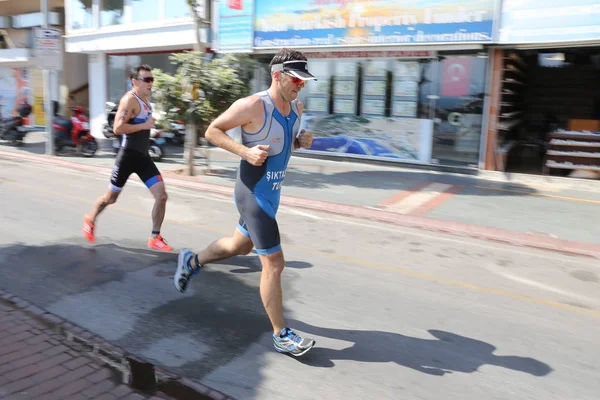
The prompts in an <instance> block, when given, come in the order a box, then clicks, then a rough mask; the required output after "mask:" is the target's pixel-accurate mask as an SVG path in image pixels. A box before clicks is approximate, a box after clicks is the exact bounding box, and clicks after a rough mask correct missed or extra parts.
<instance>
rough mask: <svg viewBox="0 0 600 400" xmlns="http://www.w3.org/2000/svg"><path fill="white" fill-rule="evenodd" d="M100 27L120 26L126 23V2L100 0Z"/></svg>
mask: <svg viewBox="0 0 600 400" xmlns="http://www.w3.org/2000/svg"><path fill="white" fill-rule="evenodd" d="M100 2H101V8H100V26H111V25H120V24H122V23H123V22H124V20H123V10H124V6H125V1H124V0H100Z"/></svg>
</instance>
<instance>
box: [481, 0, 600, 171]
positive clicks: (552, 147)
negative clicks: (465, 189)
mask: <svg viewBox="0 0 600 400" xmlns="http://www.w3.org/2000/svg"><path fill="white" fill-rule="evenodd" d="M501 7H502V8H501V23H500V25H499V34H498V39H497V42H496V43H495V45H494V51H493V56H492V62H491V70H490V77H491V82H492V83H491V86H490V95H491V101H490V108H489V110H487V113H488V114H489V121H490V124H489V129H488V132H487V139H486V142H487V150H486V153H487V156H486V166H485V167H486V168H487V169H492V170H500V171H507V172H524V173H533V174H552V175H562V176H579V177H593V178H598V177H600V4H599V3H598V1H596V0H572V1H569V2H568V3H567V2H564V1H559V0H531V1H527V2H516V1H503V2H502V6H501Z"/></svg>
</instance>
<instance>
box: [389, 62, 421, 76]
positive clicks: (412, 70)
mask: <svg viewBox="0 0 600 400" xmlns="http://www.w3.org/2000/svg"><path fill="white" fill-rule="evenodd" d="M394 78H395V79H397V80H401V81H418V80H419V79H421V67H420V65H419V63H418V62H417V61H400V60H398V61H396V63H395V68H394Z"/></svg>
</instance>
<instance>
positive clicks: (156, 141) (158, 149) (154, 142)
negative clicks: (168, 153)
mask: <svg viewBox="0 0 600 400" xmlns="http://www.w3.org/2000/svg"><path fill="white" fill-rule="evenodd" d="M117 108H118V106H117V105H116V104H115V103H112V102H107V103H106V113H107V115H106V123H105V124H104V126H103V128H102V134H103V135H104V137H105V138H107V139H112V148H113V151H114V153H115V154H117V153H118V152H119V149H120V148H121V138H120V137H119V136H118V135H116V134H115V133H114V131H113V125H114V122H115V115H116V114H117ZM165 144H166V141H165V139H164V138H163V137H162V133H161V132H160V131H159V130H157V129H152V130H151V131H150V147H149V148H148V155H149V156H150V158H152V160H153V161H155V162H156V161H160V160H162V158H163V157H164V155H165Z"/></svg>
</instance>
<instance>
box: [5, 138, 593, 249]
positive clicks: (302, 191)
mask: <svg viewBox="0 0 600 400" xmlns="http://www.w3.org/2000/svg"><path fill="white" fill-rule="evenodd" d="M38 136H39V135H38ZM27 140H28V142H27V144H26V145H25V146H23V147H20V148H14V147H8V146H2V147H1V148H0V157H8V158H13V159H15V158H16V159H21V160H23V161H25V160H30V161H34V162H44V163H52V164H54V165H62V166H65V167H68V168H73V169H77V170H81V171H89V172H99V173H103V174H109V173H110V169H111V167H112V165H113V163H114V154H112V153H111V152H100V153H99V154H97V156H96V157H93V158H90V159H85V158H81V157H76V156H64V157H47V156H43V155H40V154H43V151H44V146H43V142H42V141H41V140H42V137H41V136H39V137H38V138H37V139H36V137H34V136H31V137H28V138H27ZM167 150H168V153H167V157H166V158H165V159H164V160H163V161H162V162H160V163H158V166H159V169H160V170H161V171H162V172H163V175H164V177H165V181H166V182H167V184H168V185H170V186H180V187H185V188H190V189H197V190H204V191H208V192H213V193H219V194H223V195H226V196H231V194H232V192H233V187H234V183H235V174H236V168H237V166H238V164H239V158H238V157H236V156H234V155H232V154H229V153H226V152H224V151H222V150H220V149H216V148H212V149H210V150H209V159H210V167H211V170H210V172H209V173H206V174H203V175H198V176H195V177H189V176H183V175H182V173H181V170H182V168H183V156H182V148H181V147H179V148H168V149H167ZM203 164H204V160H201V159H199V160H198V161H197V165H198V166H199V170H200V166H201V165H203ZM465 172H468V171H465ZM470 173H472V171H471V172H470ZM107 179H108V178H107ZM101 190H102V188H99V191H101ZM282 194H283V196H282V205H284V206H291V207H299V208H304V209H307V210H314V211H325V212H328V213H337V214H342V215H347V216H354V217H358V218H367V219H373V220H378V221H383V222H388V223H393V224H399V225H404V226H411V227H419V228H422V229H428V230H435V231H444V232H448V233H453V234H461V235H469V236H473V237H477V238H481V239H488V240H495V241H503V242H508V243H513V244H518V245H529V246H533V247H538V248H544V249H553V250H560V251H564V252H567V253H577V254H582V253H583V254H587V255H594V256H596V255H597V254H598V255H600V216H598V212H597V209H598V205H599V204H600V182H598V181H595V180H582V179H574V178H559V177H549V176H530V175H504V174H498V173H490V172H485V171H480V173H479V174H478V175H472V174H466V173H464V174H459V173H450V172H442V171H432V170H423V169H411V168H402V167H393V166H384V165H371V164H365V163H351V162H336V161H328V160H321V159H313V158H306V157H304V156H302V155H298V156H294V157H292V159H291V161H290V165H289V169H288V172H287V174H286V179H285V184H284V187H283V189H282Z"/></svg>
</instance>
